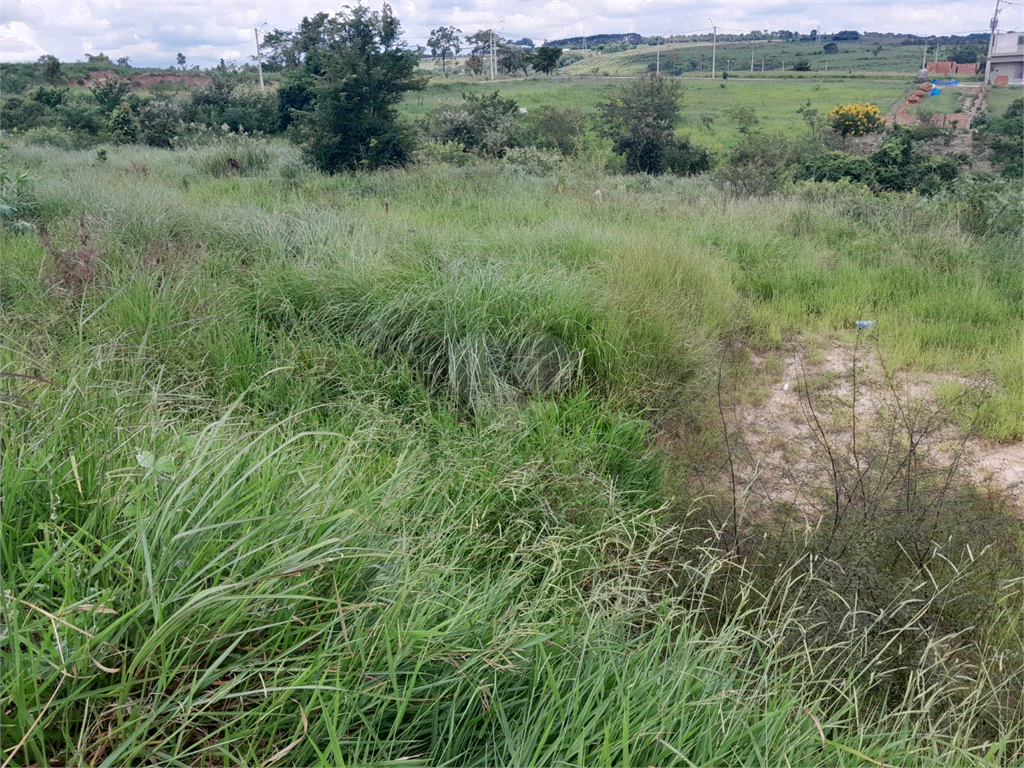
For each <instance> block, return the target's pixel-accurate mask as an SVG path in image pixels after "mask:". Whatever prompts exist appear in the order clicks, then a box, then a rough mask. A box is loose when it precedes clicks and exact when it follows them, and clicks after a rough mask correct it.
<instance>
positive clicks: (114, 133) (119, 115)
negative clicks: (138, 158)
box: [107, 103, 139, 144]
mask: <svg viewBox="0 0 1024 768" xmlns="http://www.w3.org/2000/svg"><path fill="white" fill-rule="evenodd" d="M107 131H108V133H110V135H111V137H113V139H114V141H116V142H118V143H120V144H134V143H135V142H136V141H138V140H139V121H138V118H136V117H135V114H134V113H133V112H132V108H131V107H130V106H128V104H125V103H121V104H118V105H117V106H116V107H115V108H114V111H113V112H111V113H110V119H109V120H107Z"/></svg>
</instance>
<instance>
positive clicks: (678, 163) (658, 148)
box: [597, 77, 710, 174]
mask: <svg viewBox="0 0 1024 768" xmlns="http://www.w3.org/2000/svg"><path fill="white" fill-rule="evenodd" d="M683 93H684V89H683V86H682V85H680V83H679V82H678V81H677V80H668V79H666V78H663V77H645V78H643V79H641V80H637V81H635V82H632V83H629V84H627V85H624V86H622V87H620V88H619V89H618V91H617V92H616V93H615V95H614V96H613V97H612V98H611V99H610V100H609V101H606V102H604V103H602V104H598V105H597V106H598V110H599V111H600V113H601V117H602V118H603V120H604V125H603V127H602V129H601V132H602V133H603V134H604V135H605V136H608V137H610V138H611V139H612V140H613V144H612V151H613V152H615V154H617V155H622V157H623V158H624V159H625V161H626V168H627V169H628V170H629V171H631V172H633V173H652V174H658V173H665V172H666V171H674V172H677V173H684V174H685V173H697V172H700V171H703V170H707V168H708V167H709V166H710V156H709V155H708V154H707V153H706V152H704V151H703V150H699V149H697V148H695V147H691V146H690V143H689V139H686V138H682V139H680V138H677V137H676V135H675V131H674V129H673V127H672V125H673V123H674V122H675V121H676V120H677V119H678V117H679V109H680V105H681V102H682V98H683Z"/></svg>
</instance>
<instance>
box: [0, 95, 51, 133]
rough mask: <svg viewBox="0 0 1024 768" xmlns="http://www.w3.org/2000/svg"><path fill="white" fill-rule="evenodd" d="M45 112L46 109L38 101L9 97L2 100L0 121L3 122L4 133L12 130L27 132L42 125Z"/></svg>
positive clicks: (45, 115)
mask: <svg viewBox="0 0 1024 768" xmlns="http://www.w3.org/2000/svg"><path fill="white" fill-rule="evenodd" d="M47 112H48V110H47V109H46V107H45V106H44V105H43V104H41V103H39V102H38V101H33V100H31V99H25V98H22V97H21V96H11V97H9V98H7V99H4V103H3V108H2V109H0V119H2V120H3V127H4V130H6V131H9V130H12V129H14V128H17V129H18V130H19V131H27V130H29V129H30V128H35V127H37V126H39V125H41V124H42V123H44V122H45V121H46V117H47Z"/></svg>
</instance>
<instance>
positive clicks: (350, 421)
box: [0, 144, 1022, 766]
mask: <svg viewBox="0 0 1024 768" xmlns="http://www.w3.org/2000/svg"><path fill="white" fill-rule="evenodd" d="M212 151H214V150H192V151H180V152H174V153H172V152H165V151H157V150H150V151H144V150H140V149H112V150H110V151H109V152H108V155H107V159H106V161H105V162H99V161H98V160H97V159H96V156H95V155H94V154H93V153H84V152H83V153H65V152H61V151H57V150H50V149H47V150H42V149H38V148H24V147H15V149H14V151H13V159H14V162H15V163H16V164H17V165H18V166H19V167H24V168H26V169H27V170H28V171H29V172H30V174H31V177H32V179H33V181H32V184H33V190H32V193H33V196H34V201H35V202H34V208H33V213H32V215H33V217H34V220H35V221H36V222H37V223H38V224H39V225H40V227H41V228H43V230H44V231H45V239H40V237H38V236H37V235H34V234H22V235H14V234H9V233H5V234H4V244H3V270H2V283H0V311H2V318H0V319H2V332H3V338H2V348H0V355H2V356H0V373H2V374H3V375H2V376H0V384H2V387H3V398H4V402H3V411H2V419H3V436H4V438H3V443H2V449H3V464H2V483H3V493H4V499H3V517H2V521H0V524H2V539H0V546H2V551H0V553H2V568H3V572H2V574H3V585H4V587H3V589H4V596H3V601H2V603H0V612H2V624H3V635H2V638H0V652H2V665H0V674H2V683H3V685H2V712H3V720H2V724H0V725H2V727H0V746H2V751H3V759H4V760H5V761H7V762H8V763H9V764H10V765H19V766H21V765H23V766H27V765H33V764H88V765H132V764H138V763H140V762H146V761H152V762H155V763H158V764H167V765H200V764H211V763H218V764H245V765H252V764H261V765H346V764H353V763H355V764H363V765H384V764H393V763H395V762H397V761H403V762H410V763H413V762H416V763H422V764H440V763H449V764H459V765H496V764H524V765H553V764H580V765H629V764H653V765H723V764H736V765H740V764H742V765H748V764H749V765H755V764H756V765H779V764H787V763H788V764H798V765H799V764H803V765H811V764H829V765H838V766H854V765H878V764H883V763H884V764H899V765H908V766H913V765H920V766H929V765H1014V764H1016V763H1017V762H1018V761H1019V759H1020V755H1021V742H1020V735H1019V734H1020V727H1021V713H1020V692H1019V675H1018V674H1016V672H1015V671H1014V670H1017V669H1018V668H1019V665H1020V663H1021V657H1020V636H1019V627H1018V626H1017V623H1015V621H1016V620H1015V618H1014V617H1015V616H1016V615H1017V614H1019V591H1020V589H1019V587H1020V584H1019V578H1017V580H1016V581H1015V580H1014V574H1013V573H1011V572H1009V571H1008V572H1006V573H1004V574H1003V578H1002V579H1001V580H1000V581H999V582H998V585H997V588H996V589H994V590H992V591H990V592H989V593H988V594H987V598H988V599H989V601H990V605H989V609H988V610H987V611H986V612H985V613H984V614H983V620H982V619H979V620H978V622H977V625H976V626H972V627H969V628H968V627H963V628H949V627H943V626H941V625H926V624H924V623H922V622H921V621H919V620H914V621H908V622H907V623H905V624H902V623H900V624H893V623H892V619H891V616H893V615H901V616H902V615H907V614H906V613H905V612H906V610H908V609H910V614H914V613H915V612H916V611H918V610H920V611H922V612H923V613H921V614H920V615H924V613H926V612H927V611H928V610H929V604H931V603H932V602H935V601H942V600H943V599H945V597H944V596H946V595H947V592H946V591H944V590H939V592H938V593H937V594H936V595H935V596H934V597H932V598H929V600H928V601H927V602H928V604H925V603H923V602H922V601H921V599H920V597H919V596H918V595H917V593H915V592H914V584H912V583H908V584H907V585H906V588H905V589H902V591H901V590H897V592H898V593H899V594H898V596H897V598H896V601H897V603H898V605H894V606H893V609H894V610H896V609H898V610H899V611H900V612H901V613H898V614H896V613H888V612H882V613H881V614H879V615H871V614H867V613H866V612H864V611H861V610H859V609H858V606H857V605H856V604H851V605H849V606H848V607H847V608H846V609H844V611H843V613H844V615H845V617H846V618H843V620H842V621H840V622H834V621H832V619H831V616H829V617H827V618H826V615H825V614H823V613H822V612H821V606H822V605H823V604H824V603H829V605H835V604H837V602H836V601H837V600H839V601H841V600H842V599H845V598H842V597H841V596H840V597H839V598H836V597H835V596H834V595H832V594H831V593H830V592H829V589H830V588H829V587H828V585H827V584H826V583H825V582H823V581H821V580H820V579H819V578H818V577H816V576H815V575H814V568H813V564H812V568H811V570H810V571H809V572H808V571H807V570H806V569H805V568H803V567H802V566H798V564H793V566H792V568H791V570H789V571H785V572H783V573H780V574H777V578H774V579H773V580H772V582H769V583H766V582H764V581H758V580H755V579H754V578H753V577H752V575H751V573H750V572H748V571H747V570H745V569H744V568H743V567H742V566H741V565H739V564H738V563H737V562H735V560H734V558H733V557H732V556H731V555H730V553H728V552H726V551H723V550H722V549H720V548H718V547H716V546H714V541H715V536H714V533H715V532H714V531H707V530H704V529H705V527H706V523H705V522H704V521H703V520H697V519H694V518H693V517H687V516H686V512H687V511H688V509H689V508H690V500H689V498H683V499H677V500H676V501H672V499H671V496H670V494H671V491H672V490H673V489H678V488H679V487H681V486H680V483H679V481H680V478H677V477H673V476H670V475H667V474H666V471H667V470H666V467H669V466H671V465H670V463H668V462H666V461H665V457H664V456H662V455H660V454H659V453H658V452H657V451H655V450H654V449H653V448H652V445H653V440H652V437H653V427H652V426H651V425H652V424H654V423H657V421H658V420H659V419H660V418H662V417H664V416H672V417H678V418H680V419H682V420H683V421H685V422H686V423H688V424H692V425H693V429H694V434H696V435H699V434H700V430H701V429H702V428H703V427H702V425H704V424H706V423H708V420H709V419H711V418H712V416H713V414H714V413H715V412H714V411H713V410H711V409H712V408H713V400H712V398H713V397H714V390H715V376H716V373H717V370H718V365H719V363H718V361H719V359H720V354H719V350H720V348H721V345H722V344H724V343H726V342H729V341H734V342H739V343H741V344H745V345H748V346H752V347H765V346H769V347H770V346H772V345H781V344H783V343H784V341H785V340H786V339H788V338H791V337H792V336H794V335H796V334H807V333H813V334H832V335H836V336H839V337H844V336H846V335H848V334H852V333H854V331H853V330H852V328H853V322H854V321H855V320H856V319H860V318H862V317H865V316H870V317H872V318H875V319H877V321H878V332H879V339H880V344H881V347H882V349H883V350H884V351H885V352H886V354H887V355H889V356H890V359H891V361H892V362H893V364H894V365H897V366H898V365H904V364H905V365H912V366H916V367H918V368H925V369H928V370H944V371H954V372H957V373H961V374H963V375H965V376H990V377H992V378H993V379H994V381H995V393H994V396H993V397H992V399H991V400H990V402H989V403H988V404H987V405H986V406H985V409H986V410H985V411H984V414H985V416H984V418H985V421H984V424H985V429H986V430H987V432H988V434H990V435H992V436H993V437H1000V438H1003V439H1014V438H1019V437H1020V431H1019V428H1020V423H1021V414H1020V408H1021V399H1022V398H1021V390H1022V383H1021V378H1020V366H1019V361H1020V352H1021V328H1020V323H1019V317H1020V315H1021V311H1022V310H1021V294H1022V291H1021V285H1020V279H1021V278H1020V270H1019V240H1017V239H1015V238H1013V237H1009V236H990V237H978V236H974V235H971V234H969V233H967V232H966V231H963V230H961V228H960V225H959V223H958V219H957V216H956V215H955V211H952V210H950V209H946V208H942V207H941V206H939V205H938V204H936V205H935V206H933V207H929V206H926V205H924V204H923V203H922V202H921V201H920V200H919V199H917V198H913V197H896V196H893V197H888V198H876V197H872V196H871V195H869V194H867V193H866V192H864V191H861V190H858V189H856V188H853V187H849V186H844V185H819V186H813V187H805V188H802V189H799V190H797V191H795V192H794V193H793V194H791V195H789V196H780V197H777V198H772V199H767V200H731V199H729V198H727V197H725V196H723V195H722V194H721V193H720V192H719V191H718V190H717V189H716V188H715V187H714V186H713V184H712V182H711V181H710V180H709V179H707V178H699V179H682V180H678V179H651V178H647V177H636V178H621V177H609V176H606V175H604V173H603V171H602V170H601V169H599V168H598V167H597V166H588V165H586V164H571V165H570V164H567V165H565V166H562V167H559V168H557V169H555V170H554V171H550V172H543V171H541V170H539V169H536V168H532V167H527V166H516V165H511V164H507V163H492V164H484V165H479V166H475V167H471V168H450V167H444V166H418V167H413V168H411V169H409V170H406V171H392V172H387V173H380V174H374V175H355V176H339V177H324V176H320V175H317V174H313V173H310V172H309V171H307V170H305V169H303V168H302V167H301V165H300V163H299V162H298V157H297V153H296V152H295V150H294V149H292V148H290V147H287V146H284V145H278V144H273V145H270V147H269V150H268V152H267V153H266V155H265V159H264V161H263V162H261V163H256V164H255V165H254V169H253V170H252V171H251V172H252V175H251V176H249V177H238V176H234V177H228V178H218V177H215V176H213V175H212V174H211V173H210V172H209V171H208V169H210V168H211V167H213V166H212V165H211V163H210V162H209V158H208V154H209V153H210V152H212ZM596 189H601V190H602V196H601V197H600V198H595V195H594V191H595V190H596ZM1018 544H1019V542H1018ZM953 546H959V542H957V543H956V544H954V545H953ZM975 556H976V557H977V558H978V559H979V561H981V562H984V561H985V558H986V557H991V555H988V554H986V552H978V553H972V559H973V558H974V557H975ZM965 557H966V556H965ZM957 562H958V563H959V562H960V561H959V560H957ZM966 562H967V561H966V560H964V563H966ZM958 567H962V568H964V578H968V577H969V575H970V571H969V567H968V566H966V565H964V564H963V563H961V564H960V565H959V566H958ZM1017 576H1018V577H1019V574H1017ZM957 578H959V577H957ZM954 580H955V579H954ZM948 594H951V593H948ZM979 615H981V614H979ZM952 631H959V632H961V639H960V640H956V639H954V638H953V637H951V635H950V634H949V633H950V632H952ZM965 638H966V639H965ZM961 641H962V642H961ZM968 641H969V642H968ZM904 649H907V650H906V651H904ZM910 649H913V650H912V651H911V650H910ZM1015 681H1016V682H1015Z"/></svg>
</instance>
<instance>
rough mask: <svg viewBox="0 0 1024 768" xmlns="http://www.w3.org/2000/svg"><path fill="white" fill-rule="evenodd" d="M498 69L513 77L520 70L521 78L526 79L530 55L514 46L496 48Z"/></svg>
mask: <svg viewBox="0 0 1024 768" xmlns="http://www.w3.org/2000/svg"><path fill="white" fill-rule="evenodd" d="M498 67H500V68H501V71H502V72H504V73H505V74H506V75H513V74H515V73H516V72H518V71H519V70H522V71H523V77H526V75H527V74H529V71H530V55H529V54H528V53H527V52H526V51H524V50H523V49H522V48H517V47H516V46H514V45H501V46H498Z"/></svg>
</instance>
